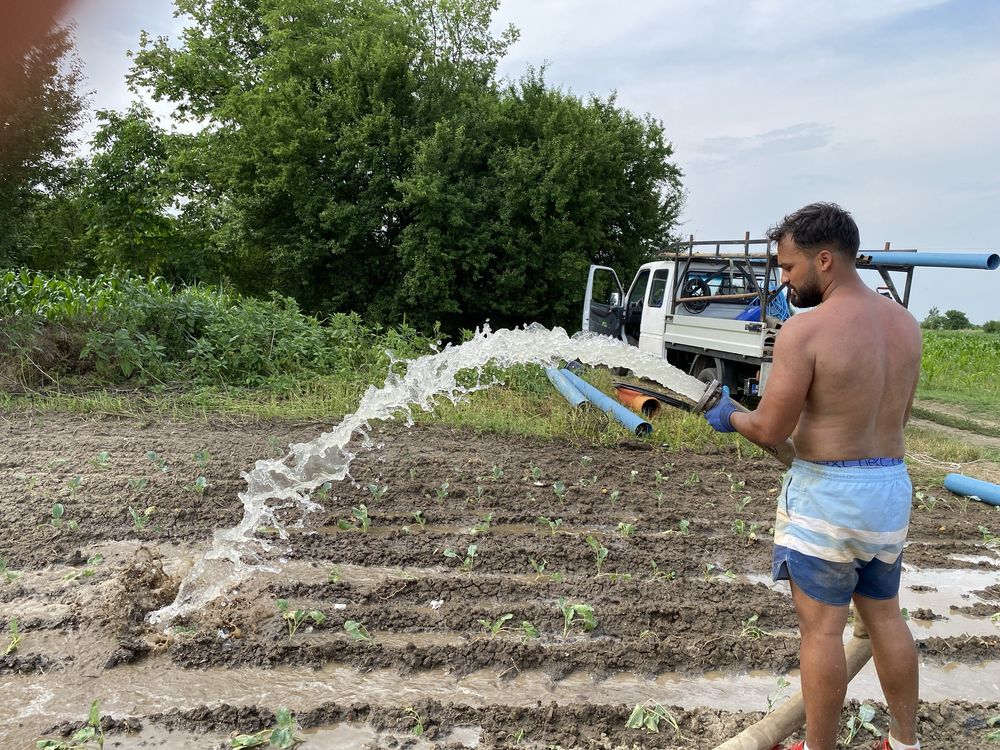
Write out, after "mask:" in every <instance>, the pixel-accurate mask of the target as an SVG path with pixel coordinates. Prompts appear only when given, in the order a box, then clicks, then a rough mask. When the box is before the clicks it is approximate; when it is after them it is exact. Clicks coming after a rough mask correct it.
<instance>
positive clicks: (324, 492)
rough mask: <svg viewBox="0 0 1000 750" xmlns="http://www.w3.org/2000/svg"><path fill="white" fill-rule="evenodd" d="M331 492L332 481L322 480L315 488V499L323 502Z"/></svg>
mask: <svg viewBox="0 0 1000 750" xmlns="http://www.w3.org/2000/svg"><path fill="white" fill-rule="evenodd" d="M331 492H333V482H323V484H321V485H320V486H319V487H317V488H316V499H317V500H319V501H320V502H321V503H325V502H326V501H327V500H328V499H329V498H330V493H331Z"/></svg>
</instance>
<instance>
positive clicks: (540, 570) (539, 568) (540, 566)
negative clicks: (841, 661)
mask: <svg viewBox="0 0 1000 750" xmlns="http://www.w3.org/2000/svg"><path fill="white" fill-rule="evenodd" d="M528 562H529V563H531V567H532V568H534V570H535V578H541V577H542V576H543V575H545V566H546V565H548V563H549V561H548V560H542V561H541V562H537V561H536V560H535V558H533V557H529V558H528ZM998 614H1000V613H998Z"/></svg>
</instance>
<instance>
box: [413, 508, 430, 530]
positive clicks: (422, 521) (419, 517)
mask: <svg viewBox="0 0 1000 750" xmlns="http://www.w3.org/2000/svg"><path fill="white" fill-rule="evenodd" d="M410 515H411V516H413V520H414V521H416V522H417V525H418V526H419V527H420V528H421V529H422V528H424V526H426V525H427V519H426V518H424V512H423V511H422V510H415V511H413V513H411V514H410Z"/></svg>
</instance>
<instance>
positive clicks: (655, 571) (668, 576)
mask: <svg viewBox="0 0 1000 750" xmlns="http://www.w3.org/2000/svg"><path fill="white" fill-rule="evenodd" d="M649 567H650V569H651V570H652V574H651V575H650V576H649V580H650V581H672V580H674V579H675V578H677V573H676V572H675V571H673V570H660V566H659V564H657V562H656V560H650V562H649Z"/></svg>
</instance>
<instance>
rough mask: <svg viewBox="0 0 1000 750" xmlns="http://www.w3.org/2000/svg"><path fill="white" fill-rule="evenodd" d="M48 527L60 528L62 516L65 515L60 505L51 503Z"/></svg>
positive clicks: (64, 510)
mask: <svg viewBox="0 0 1000 750" xmlns="http://www.w3.org/2000/svg"><path fill="white" fill-rule="evenodd" d="M49 514H50V518H49V525H50V526H52V527H53V528H56V529H58V528H60V527H62V523H63V516H64V515H65V514H66V509H65V508H64V507H63V504H62V503H52V509H51V510H50V511H49Z"/></svg>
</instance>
